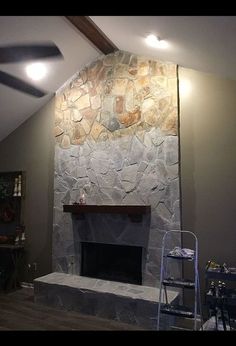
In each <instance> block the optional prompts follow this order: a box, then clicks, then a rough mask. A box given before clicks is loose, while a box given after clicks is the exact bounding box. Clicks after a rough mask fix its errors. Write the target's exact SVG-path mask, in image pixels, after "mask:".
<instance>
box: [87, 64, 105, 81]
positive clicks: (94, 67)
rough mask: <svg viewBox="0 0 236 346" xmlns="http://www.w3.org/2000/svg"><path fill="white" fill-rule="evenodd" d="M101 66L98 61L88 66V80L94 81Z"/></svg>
mask: <svg viewBox="0 0 236 346" xmlns="http://www.w3.org/2000/svg"><path fill="white" fill-rule="evenodd" d="M102 65H103V64H102V61H100V60H98V61H95V62H94V63H92V64H91V65H90V66H89V68H88V70H87V76H88V80H94V79H96V77H97V74H98V72H99V71H100V69H101V68H102Z"/></svg>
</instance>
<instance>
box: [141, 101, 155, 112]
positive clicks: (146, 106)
mask: <svg viewBox="0 0 236 346" xmlns="http://www.w3.org/2000/svg"><path fill="white" fill-rule="evenodd" d="M154 106H155V101H154V100H153V99H152V98H148V99H146V100H144V101H143V104H142V112H146V111H148V110H149V109H150V108H152V107H154Z"/></svg>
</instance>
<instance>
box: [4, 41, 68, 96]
mask: <svg viewBox="0 0 236 346" xmlns="http://www.w3.org/2000/svg"><path fill="white" fill-rule="evenodd" d="M46 58H54V59H55V58H61V59H62V58H63V55H62V53H61V52H60V50H59V48H58V47H57V46H56V45H55V44H54V43H53V42H49V43H44V44H42V43H41V44H22V45H17V44H16V45H7V46H2V47H0V64H9V63H17V62H22V61H28V60H34V59H46ZM0 83H1V84H4V85H6V86H8V87H10V88H13V89H16V90H18V91H21V92H24V93H26V94H29V95H32V96H35V97H42V96H45V95H46V94H47V92H45V91H43V90H41V89H39V88H36V87H34V86H33V85H31V84H29V83H27V82H25V81H23V80H22V79H20V78H17V77H14V76H12V75H10V74H9V73H7V72H3V71H0Z"/></svg>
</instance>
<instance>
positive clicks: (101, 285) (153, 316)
mask: <svg viewBox="0 0 236 346" xmlns="http://www.w3.org/2000/svg"><path fill="white" fill-rule="evenodd" d="M34 293H35V301H36V302H37V303H41V304H46V305H49V306H53V307H56V308H60V309H65V310H74V311H78V312H80V313H83V314H88V315H94V316H98V317H103V318H108V319H113V320H116V321H120V322H125V323H131V324H135V325H137V326H140V327H142V328H145V329H148V330H155V329H156V320H157V311H158V301H159V289H158V288H155V287H148V286H140V285H133V284H125V283H120V282H114V281H107V280H100V279H93V278H88V277H82V276H79V275H70V274H64V273H51V274H48V275H45V276H43V277H40V278H38V279H35V280H34ZM167 296H168V300H169V302H170V303H176V302H177V300H178V293H177V292H175V291H173V290H169V289H168V290H167ZM173 322H174V317H173V316H168V315H166V316H164V315H162V319H161V329H168V327H169V326H170V325H172V324H173Z"/></svg>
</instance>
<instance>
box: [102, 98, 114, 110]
mask: <svg viewBox="0 0 236 346" xmlns="http://www.w3.org/2000/svg"><path fill="white" fill-rule="evenodd" d="M113 101H114V98H113V97H110V96H105V97H104V99H103V102H102V111H103V112H109V113H113V111H114V109H113Z"/></svg>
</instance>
